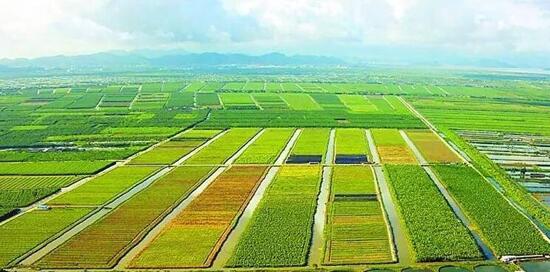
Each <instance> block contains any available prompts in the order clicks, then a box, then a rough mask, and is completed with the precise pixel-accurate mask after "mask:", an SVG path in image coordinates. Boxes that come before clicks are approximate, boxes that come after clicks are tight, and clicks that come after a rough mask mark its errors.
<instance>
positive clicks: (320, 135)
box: [287, 128, 330, 163]
mask: <svg viewBox="0 0 550 272" xmlns="http://www.w3.org/2000/svg"><path fill="white" fill-rule="evenodd" d="M329 137H330V129H325V128H306V129H303V130H302V132H301V133H300V136H299V137H298V140H297V141H296V143H295V144H294V147H293V148H292V151H291V152H290V156H289V158H288V159H287V163H308V162H312V163H323V162H325V156H326V153H327V148H328V141H329Z"/></svg>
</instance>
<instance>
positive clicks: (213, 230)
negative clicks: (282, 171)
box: [131, 166, 267, 268]
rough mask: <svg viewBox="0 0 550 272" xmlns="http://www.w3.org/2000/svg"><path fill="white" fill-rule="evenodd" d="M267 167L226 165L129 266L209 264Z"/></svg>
mask: <svg viewBox="0 0 550 272" xmlns="http://www.w3.org/2000/svg"><path fill="white" fill-rule="evenodd" d="M266 170H267V167H263V166H233V167H231V168H229V169H228V170H227V171H225V172H224V173H223V174H222V175H221V176H219V177H218V178H217V179H216V180H215V181H214V182H213V183H212V184H210V185H209V186H208V187H207V188H206V190H205V191H204V192H202V193H201V194H200V195H199V196H198V197H197V198H195V199H194V200H193V201H192V202H191V203H190V204H189V206H187V207H186V208H185V209H184V210H183V211H182V212H181V213H180V214H179V215H178V216H177V217H176V218H175V219H174V220H173V221H171V222H170V223H169V225H168V226H167V227H166V228H165V229H164V230H163V232H162V233H161V234H159V235H158V236H157V237H156V238H155V239H154V240H153V241H152V242H151V243H150V244H149V245H148V246H147V247H146V248H145V249H144V250H143V251H142V252H140V253H139V254H138V256H137V257H136V258H135V259H134V260H133V261H132V264H131V267H134V268H187V267H208V266H210V265H211V263H212V260H213V258H214V256H215V255H216V253H217V252H218V251H219V249H220V247H221V245H222V243H223V241H224V240H225V238H226V237H227V235H228V234H229V232H230V231H231V229H232V227H233V225H234V224H235V223H236V220H237V218H238V216H240V214H241V213H242V212H243V210H244V208H245V207H246V205H247V204H248V201H249V200H250V198H252V195H253V194H254V192H255V191H256V188H257V186H258V185H259V183H260V181H261V180H262V177H263V176H264V174H265V172H266Z"/></svg>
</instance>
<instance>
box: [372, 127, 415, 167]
mask: <svg viewBox="0 0 550 272" xmlns="http://www.w3.org/2000/svg"><path fill="white" fill-rule="evenodd" d="M372 137H373V138H374V143H375V144H376V150H377V151H378V154H379V155H380V160H381V161H382V163H388V164H415V163H416V159H415V158H414V155H413V153H412V151H411V150H410V149H409V147H408V146H407V143H406V142H405V140H404V139H403V137H401V134H399V131H398V130H396V129H373V130H372Z"/></svg>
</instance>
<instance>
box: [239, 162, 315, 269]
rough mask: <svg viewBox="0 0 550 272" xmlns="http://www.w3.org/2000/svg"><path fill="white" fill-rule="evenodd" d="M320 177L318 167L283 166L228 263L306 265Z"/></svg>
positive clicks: (241, 264)
mask: <svg viewBox="0 0 550 272" xmlns="http://www.w3.org/2000/svg"><path fill="white" fill-rule="evenodd" d="M320 176H321V168H320V167H318V166H285V167H282V168H281V169H280V170H279V173H278V175H277V177H276V178H275V180H274V181H273V182H272V183H271V184H270V186H269V187H268V188H267V190H266V192H265V194H264V196H263V198H262V200H261V201H260V203H259V204H258V207H257V208H256V210H255V211H254V213H253V215H252V218H251V220H250V223H249V224H248V225H247V226H246V228H245V230H244V233H243V235H242V237H241V238H240V240H239V241H238V244H237V246H236V249H235V251H234V253H233V255H232V256H231V258H230V260H229V263H228V265H229V266H232V267H268V266H300V265H305V264H306V261H307V256H308V252H309V248H310V242H311V233H312V226H313V215H314V213H315V207H316V204H317V194H318V193H319V186H320V180H321V178H320Z"/></svg>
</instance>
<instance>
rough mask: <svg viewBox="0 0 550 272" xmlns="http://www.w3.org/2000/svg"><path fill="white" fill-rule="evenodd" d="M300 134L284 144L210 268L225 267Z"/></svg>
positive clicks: (297, 133) (295, 134) (297, 131)
mask: <svg viewBox="0 0 550 272" xmlns="http://www.w3.org/2000/svg"><path fill="white" fill-rule="evenodd" d="M300 133H301V130H300V129H298V130H296V131H295V132H294V134H293V135H292V137H291V138H290V140H289V141H288V143H287V144H286V146H285V148H284V149H283V151H282V152H281V154H280V155H279V157H278V158H277V160H276V161H275V165H274V166H273V167H271V168H270V169H269V171H268V172H267V174H266V175H265V177H264V179H263V180H262V181H261V183H260V186H259V187H258V189H257V190H256V193H255V194H254V196H253V197H252V199H250V202H249V203H248V205H247V206H246V209H245V210H244V211H243V214H242V215H241V216H240V217H239V220H238V221H237V224H236V225H235V228H233V230H232V231H231V233H230V234H229V236H227V239H226V240H225V242H224V244H223V245H222V247H221V249H220V251H219V253H218V254H217V256H216V258H215V259H214V262H213V264H212V268H214V269H222V268H223V267H225V265H226V264H227V262H228V261H229V258H231V255H232V254H233V252H234V251H235V249H236V247H237V243H238V241H239V239H240V237H241V236H242V234H243V233H244V231H245V229H246V226H248V224H249V223H250V219H251V218H252V215H253V213H254V211H255V210H256V208H257V207H258V204H259V203H260V201H261V199H262V198H263V196H264V193H265V191H266V189H267V188H268V187H269V185H270V184H271V182H272V181H273V180H274V179H275V176H276V175H277V173H278V172H279V168H280V166H281V165H282V164H283V163H284V162H285V160H286V158H287V157H288V155H289V153H290V151H291V150H292V147H293V146H294V144H295V143H296V141H297V140H298V137H299V136H300Z"/></svg>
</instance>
